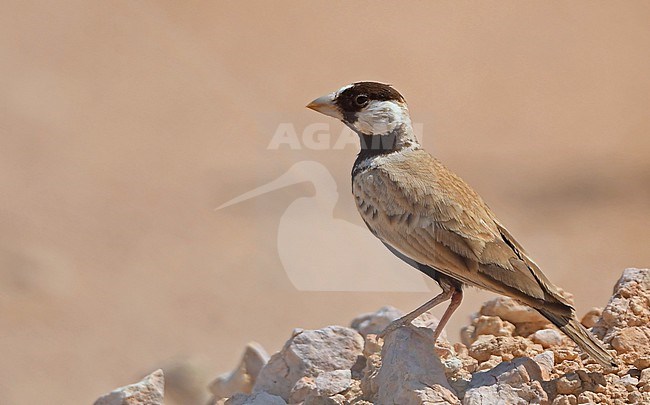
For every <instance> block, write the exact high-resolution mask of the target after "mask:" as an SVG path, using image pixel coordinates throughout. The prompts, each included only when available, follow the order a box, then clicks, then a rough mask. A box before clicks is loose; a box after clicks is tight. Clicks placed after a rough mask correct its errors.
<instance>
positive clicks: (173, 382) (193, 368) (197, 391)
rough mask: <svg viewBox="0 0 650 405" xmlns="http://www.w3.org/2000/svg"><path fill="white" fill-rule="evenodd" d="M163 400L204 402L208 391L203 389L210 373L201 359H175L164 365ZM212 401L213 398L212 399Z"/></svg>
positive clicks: (181, 402)
mask: <svg viewBox="0 0 650 405" xmlns="http://www.w3.org/2000/svg"><path fill="white" fill-rule="evenodd" d="M163 370H165V402H167V403H171V404H205V403H207V402H208V398H209V397H210V395H209V394H210V393H209V392H208V390H206V389H205V387H206V385H208V383H209V381H210V378H211V377H212V376H211V373H210V372H208V371H207V370H208V369H207V367H206V366H205V363H204V362H203V361H200V360H198V359H196V358H194V359H188V358H185V359H175V360H172V361H170V362H168V363H167V364H166V365H164V367H163ZM213 401H214V399H213Z"/></svg>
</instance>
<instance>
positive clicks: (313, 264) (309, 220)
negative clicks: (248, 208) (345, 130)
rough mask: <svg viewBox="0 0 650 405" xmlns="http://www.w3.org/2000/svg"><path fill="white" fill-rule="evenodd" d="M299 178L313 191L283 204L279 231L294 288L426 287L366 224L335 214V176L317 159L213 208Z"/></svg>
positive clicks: (396, 289) (404, 289)
mask: <svg viewBox="0 0 650 405" xmlns="http://www.w3.org/2000/svg"><path fill="white" fill-rule="evenodd" d="M302 182H311V183H312V184H313V186H314V189H315V190H316V193H315V195H313V196H310V197H300V198H298V199H296V200H295V201H293V202H292V203H291V204H290V205H289V206H288V207H287V209H286V210H285V211H284V213H283V214H282V217H281V218H280V224H279V227H278V233H277V249H278V255H279V257H280V261H281V263H282V266H283V268H284V270H285V272H286V274H287V276H288V277H289V280H290V281H291V283H292V284H293V286H294V287H295V288H296V289H297V290H300V291H382V292H388V291H393V292H428V291H430V289H429V287H428V286H427V283H426V282H425V279H424V277H423V276H422V275H421V274H420V273H419V272H417V271H415V270H413V271H409V270H407V271H405V268H404V267H405V265H404V263H403V262H402V261H401V260H399V259H398V258H397V257H395V256H393V255H392V254H391V253H390V252H389V251H388V250H386V248H385V247H384V246H383V245H382V244H381V243H380V242H379V241H377V240H376V239H375V238H374V237H373V236H372V235H371V234H370V233H369V232H368V231H367V230H366V229H365V228H363V227H361V226H359V225H356V224H353V223H351V222H348V221H346V220H343V219H338V218H334V207H335V206H336V203H337V201H338V198H339V194H338V191H337V186H336V181H335V180H334V177H333V176H332V174H331V173H330V172H329V170H328V169H327V168H326V167H325V166H324V165H322V164H321V163H318V162H315V161H301V162H298V163H295V164H294V165H293V166H291V167H290V168H289V170H287V171H286V172H285V173H284V174H283V175H281V176H280V177H278V178H277V179H275V180H272V181H270V182H269V183H267V184H265V185H262V186H260V187H257V188H255V189H253V190H251V191H249V192H247V193H244V194H242V195H240V196H238V197H236V198H233V199H232V200H230V201H228V202H226V203H224V204H222V205H221V206H219V207H218V208H217V210H221V209H224V208H226V207H229V206H232V205H235V204H239V203H242V202H244V201H246V200H249V199H251V198H256V197H259V196H262V195H264V194H267V193H270V192H272V191H274V190H279V189H281V188H284V187H288V186H291V185H294V184H298V183H302ZM360 252H362V253H361V254H360Z"/></svg>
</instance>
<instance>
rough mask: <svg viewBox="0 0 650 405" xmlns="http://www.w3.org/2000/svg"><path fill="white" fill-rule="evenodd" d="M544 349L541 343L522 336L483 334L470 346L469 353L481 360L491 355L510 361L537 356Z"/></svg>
mask: <svg viewBox="0 0 650 405" xmlns="http://www.w3.org/2000/svg"><path fill="white" fill-rule="evenodd" d="M542 351H543V348H542V346H541V345H538V344H534V343H533V342H531V341H530V340H528V339H526V338H524V337H521V336H492V335H481V336H479V337H478V339H477V340H476V341H475V342H474V343H473V344H472V345H471V346H470V347H469V355H470V356H472V357H473V358H475V359H476V360H478V361H479V362H482V361H486V360H488V359H489V358H490V356H501V357H502V358H503V359H504V360H506V361H509V360H512V359H513V358H515V357H523V356H528V355H529V356H535V355H537V354H539V353H541V352H542Z"/></svg>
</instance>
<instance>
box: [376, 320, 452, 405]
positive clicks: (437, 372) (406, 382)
mask: <svg viewBox="0 0 650 405" xmlns="http://www.w3.org/2000/svg"><path fill="white" fill-rule="evenodd" d="M370 378H371V379H372V380H373V383H372V384H368V386H370V387H376V391H375V392H370V393H365V394H366V395H367V396H366V398H367V399H369V400H371V402H372V403H378V404H400V405H411V404H413V405H416V404H438V403H441V404H444V403H451V404H456V403H460V402H459V400H458V398H457V397H456V395H455V393H454V392H453V389H452V388H451V386H450V384H449V382H448V381H447V378H446V376H445V367H444V366H443V364H442V363H441V362H440V358H439V357H438V355H437V354H436V350H435V347H434V341H433V332H432V331H431V330H430V329H424V328H417V327H414V326H408V327H402V328H399V329H397V330H396V331H394V332H392V333H389V334H388V336H386V338H385V341H384V345H383V348H382V351H381V366H380V368H379V370H378V371H377V372H376V374H374V375H373V376H371V377H370Z"/></svg>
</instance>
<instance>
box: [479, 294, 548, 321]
mask: <svg viewBox="0 0 650 405" xmlns="http://www.w3.org/2000/svg"><path fill="white" fill-rule="evenodd" d="M481 314H482V315H488V316H497V317H499V318H501V319H503V320H504V321H508V322H510V323H512V324H515V325H516V324H518V323H530V322H533V323H548V321H547V320H546V318H544V317H543V316H542V315H541V314H540V313H539V312H537V311H535V310H534V309H532V308H531V307H529V306H527V305H523V304H520V303H518V302H517V301H515V300H513V299H512V298H507V297H498V298H494V299H492V300H490V301H488V302H486V303H485V304H483V306H482V307H481Z"/></svg>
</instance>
